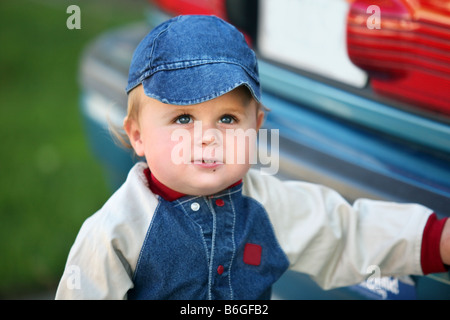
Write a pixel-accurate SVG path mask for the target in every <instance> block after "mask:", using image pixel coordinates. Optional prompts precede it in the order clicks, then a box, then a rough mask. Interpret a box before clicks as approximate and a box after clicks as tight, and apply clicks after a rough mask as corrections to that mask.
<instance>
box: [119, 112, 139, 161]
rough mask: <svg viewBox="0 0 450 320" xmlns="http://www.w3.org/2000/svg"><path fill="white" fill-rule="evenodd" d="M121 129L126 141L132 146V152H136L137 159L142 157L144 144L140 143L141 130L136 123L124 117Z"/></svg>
mask: <svg viewBox="0 0 450 320" xmlns="http://www.w3.org/2000/svg"><path fill="white" fill-rule="evenodd" d="M123 128H124V129H125V132H126V133H127V135H128V139H129V140H130V143H131V145H132V146H133V149H134V152H136V154H137V155H138V156H139V157H143V156H144V143H143V141H142V135H141V128H140V126H139V123H138V121H136V120H134V119H130V118H128V117H126V118H125V119H124V120H123Z"/></svg>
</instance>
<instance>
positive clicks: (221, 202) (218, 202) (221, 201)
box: [216, 199, 225, 207]
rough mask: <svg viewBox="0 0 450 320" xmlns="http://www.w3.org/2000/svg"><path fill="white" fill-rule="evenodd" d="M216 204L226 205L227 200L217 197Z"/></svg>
mask: <svg viewBox="0 0 450 320" xmlns="http://www.w3.org/2000/svg"><path fill="white" fill-rule="evenodd" d="M216 205H217V206H219V207H223V206H224V205H225V201H223V200H222V199H217V200H216Z"/></svg>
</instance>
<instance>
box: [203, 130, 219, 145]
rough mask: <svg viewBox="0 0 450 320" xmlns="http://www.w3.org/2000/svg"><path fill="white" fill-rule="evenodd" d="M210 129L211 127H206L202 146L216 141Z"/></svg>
mask: <svg viewBox="0 0 450 320" xmlns="http://www.w3.org/2000/svg"><path fill="white" fill-rule="evenodd" d="M210 131H211V129H208V131H207V132H205V134H204V135H203V137H202V145H203V146H207V145H210V144H213V143H214V142H215V141H216V137H215V135H214V133H212V132H210Z"/></svg>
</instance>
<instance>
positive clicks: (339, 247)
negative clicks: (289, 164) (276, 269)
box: [244, 170, 432, 289]
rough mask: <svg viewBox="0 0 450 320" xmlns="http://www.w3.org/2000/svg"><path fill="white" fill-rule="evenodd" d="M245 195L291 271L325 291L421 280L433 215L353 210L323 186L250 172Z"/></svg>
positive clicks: (413, 210)
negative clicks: (373, 273) (263, 214)
mask: <svg viewBox="0 0 450 320" xmlns="http://www.w3.org/2000/svg"><path fill="white" fill-rule="evenodd" d="M244 194H246V195H248V196H250V197H252V198H254V199H256V200H257V201H259V202H260V203H261V204H262V205H263V206H264V207H265V208H266V210H267V212H268V215H269V218H270V220H271V222H272V225H273V227H274V231H275V234H276V236H277V238H278V241H279V243H280V246H281V247H282V249H283V250H284V252H285V253H286V255H287V257H288V259H289V261H290V269H292V270H296V271H299V272H303V273H307V274H309V275H311V277H312V278H313V279H314V280H315V281H316V282H317V283H318V284H319V285H320V286H321V287H323V288H324V289H330V288H334V287H340V286H348V285H352V284H355V283H359V282H361V281H363V280H365V278H366V277H367V276H368V275H369V273H370V272H369V270H368V268H369V266H372V265H375V266H378V267H379V269H380V271H381V274H382V275H393V276H397V275H409V274H422V268H421V265H420V251H421V243H422V234H423V230H424V227H425V224H426V222H427V219H428V217H429V215H430V214H431V213H432V211H431V210H430V209H428V208H426V207H423V206H421V205H417V204H398V203H391V202H382V201H373V200H367V199H360V200H358V201H356V202H355V203H354V204H353V205H350V204H349V203H347V201H345V200H344V199H343V198H342V197H341V196H340V195H339V194H338V193H337V192H335V191H333V190H331V189H329V188H326V187H324V186H320V185H315V184H311V183H305V182H298V181H295V182H294V181H280V180H278V179H277V178H275V177H272V176H262V175H260V174H259V172H257V171H256V170H251V171H250V172H249V174H248V175H247V176H246V178H245V179H244Z"/></svg>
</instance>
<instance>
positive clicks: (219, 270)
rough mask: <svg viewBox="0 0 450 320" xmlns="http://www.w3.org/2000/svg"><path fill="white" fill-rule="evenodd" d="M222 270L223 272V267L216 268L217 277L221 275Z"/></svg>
mask: <svg viewBox="0 0 450 320" xmlns="http://www.w3.org/2000/svg"><path fill="white" fill-rule="evenodd" d="M223 270H224V268H223V265H220V266H218V267H217V273H218V274H219V275H221V274H222V273H223Z"/></svg>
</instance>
